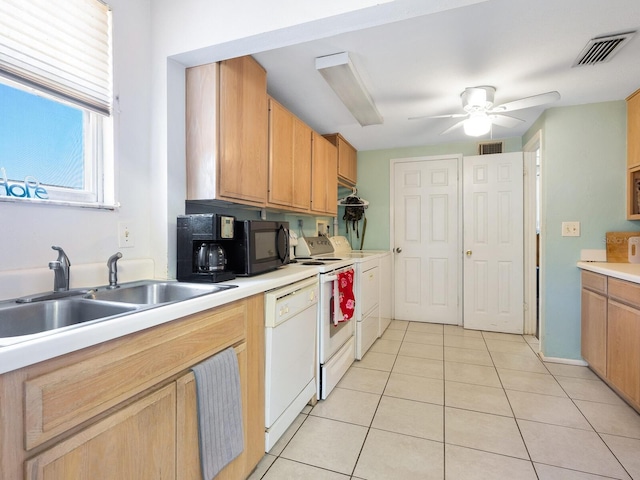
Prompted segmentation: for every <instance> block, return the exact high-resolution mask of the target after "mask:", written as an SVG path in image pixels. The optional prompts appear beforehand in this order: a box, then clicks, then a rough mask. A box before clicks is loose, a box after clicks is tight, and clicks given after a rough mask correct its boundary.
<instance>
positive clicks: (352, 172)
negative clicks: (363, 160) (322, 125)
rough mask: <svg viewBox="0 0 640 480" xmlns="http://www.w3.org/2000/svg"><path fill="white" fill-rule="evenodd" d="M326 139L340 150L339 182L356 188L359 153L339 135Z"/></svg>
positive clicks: (327, 136)
mask: <svg viewBox="0 0 640 480" xmlns="http://www.w3.org/2000/svg"><path fill="white" fill-rule="evenodd" d="M324 138H326V139H327V140H329V141H330V142H331V143H333V144H334V145H335V146H336V147H337V148H338V181H339V182H340V183H341V184H342V185H346V186H348V187H354V186H355V185H356V183H357V182H358V152H357V151H356V149H355V148H354V147H353V146H352V145H351V144H350V143H349V142H347V141H346V140H345V139H344V137H343V136H342V135H340V134H339V133H332V134H329V135H324Z"/></svg>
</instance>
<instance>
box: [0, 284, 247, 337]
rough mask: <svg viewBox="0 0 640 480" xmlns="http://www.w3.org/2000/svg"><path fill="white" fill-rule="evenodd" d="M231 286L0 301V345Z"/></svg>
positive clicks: (130, 288)
mask: <svg viewBox="0 0 640 480" xmlns="http://www.w3.org/2000/svg"><path fill="white" fill-rule="evenodd" d="M234 287H236V285H217V284H197V283H178V282H164V281H153V280H144V281H139V282H132V283H130V284H123V285H121V286H120V287H119V288H116V289H113V290H110V289H108V288H106V287H102V288H97V289H93V290H84V291H83V290H73V291H65V292H47V293H42V294H37V295H32V296H28V297H22V298H20V299H17V300H15V301H4V302H0V346H6V345H11V344H13V343H17V342H22V341H25V340H27V339H30V338H34V337H40V336H42V335H48V334H51V333H53V331H54V330H58V329H63V328H64V329H69V328H75V327H79V326H81V325H84V324H87V323H89V322H92V321H96V322H97V321H102V320H108V319H110V318H112V317H116V316H120V315H126V314H129V313H133V312H136V311H143V310H148V309H150V308H154V307H158V306H161V305H165V304H168V303H173V302H180V301H183V300H189V299H191V298H196V297H199V296H202V295H208V294H210V293H216V292H222V291H225V290H228V289H230V288H234ZM86 292H88V293H86ZM83 294H84V295H83ZM81 295H82V296H81Z"/></svg>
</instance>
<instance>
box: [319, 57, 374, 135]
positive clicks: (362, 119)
mask: <svg viewBox="0 0 640 480" xmlns="http://www.w3.org/2000/svg"><path fill="white" fill-rule="evenodd" d="M316 70H318V72H320V74H321V75H322V76H323V77H324V79H325V80H326V81H327V83H328V84H329V86H330V87H331V88H332V89H333V91H334V92H336V95H338V97H339V98H340V100H342V103H344V105H345V106H346V107H347V108H348V109H349V111H350V112H351V114H352V115H353V116H354V117H355V119H356V120H357V121H358V123H360V125H362V126H363V127H366V126H367V125H379V124H381V123H382V116H381V115H380V112H378V109H377V108H376V105H375V103H373V100H372V99H371V95H369V92H367V90H366V89H365V88H364V85H363V83H362V80H361V79H360V75H358V72H357V71H356V69H355V68H354V66H353V64H352V63H351V60H350V59H349V53H348V52H342V53H336V54H334V55H327V56H324V57H317V58H316Z"/></svg>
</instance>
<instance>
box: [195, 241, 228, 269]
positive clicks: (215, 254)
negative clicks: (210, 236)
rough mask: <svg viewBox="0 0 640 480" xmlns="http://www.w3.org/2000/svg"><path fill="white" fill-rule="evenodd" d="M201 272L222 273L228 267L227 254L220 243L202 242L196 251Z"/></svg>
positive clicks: (197, 263)
mask: <svg viewBox="0 0 640 480" xmlns="http://www.w3.org/2000/svg"><path fill="white" fill-rule="evenodd" d="M196 265H197V266H198V271H199V272H221V271H223V270H224V269H225V268H226V266H227V254H226V253H225V251H224V248H222V246H221V245H220V244H218V243H209V242H202V244H201V245H200V246H199V247H198V249H197V250H196Z"/></svg>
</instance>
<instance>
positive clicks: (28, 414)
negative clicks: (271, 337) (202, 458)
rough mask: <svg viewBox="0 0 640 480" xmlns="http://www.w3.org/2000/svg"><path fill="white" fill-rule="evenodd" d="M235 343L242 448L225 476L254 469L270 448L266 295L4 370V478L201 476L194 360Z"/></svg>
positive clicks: (0, 471) (0, 433) (0, 378)
mask: <svg viewBox="0 0 640 480" xmlns="http://www.w3.org/2000/svg"><path fill="white" fill-rule="evenodd" d="M230 346H233V347H234V348H235V350H236V353H237V355H238V361H239V367H240V382H241V386H242V402H243V424H244V429H245V430H244V433H245V435H244V438H245V448H244V451H243V453H242V454H241V455H240V456H239V457H238V458H237V459H236V460H234V461H233V462H232V463H231V464H230V465H228V466H227V467H226V468H225V470H223V471H222V472H221V473H220V475H219V476H218V478H220V479H236V478H245V477H247V476H248V475H249V473H250V472H251V471H252V470H253V468H254V467H255V466H256V465H257V463H258V462H259V460H260V459H261V458H262V456H263V455H264V301H263V295H256V296H254V297H250V298H248V299H245V300H239V301H236V302H233V303H230V304H228V305H224V306H221V307H217V308H214V309H211V310H208V311H204V312H201V313H198V314H194V315H190V316H188V317H185V318H182V319H178V320H175V321H172V322H169V323H166V324H163V325H160V326H158V327H154V328H150V329H147V330H143V331H141V332H138V333H134V334H131V335H127V336H125V337H121V338H119V339H115V340H111V341H108V342H105V343H103V344H101V345H96V346H94V347H89V348H86V349H83V350H80V351H77V352H73V353H70V354H67V355H64V356H62V357H57V358H55V359H52V360H49V361H46V362H41V363H39V364H35V365H31V366H29V367H25V368H22V369H19V370H16V371H13V372H9V373H6V374H4V375H0V406H1V407H0V408H1V413H2V422H0V478H2V479H5V478H6V479H12V480H13V479H16V480H17V479H21V478H28V479H29V480H33V479H38V480H40V479H42V480H44V479H46V480H57V479H61V480H62V479H65V480H67V479H71V478H73V479H76V478H78V479H80V478H87V479H89V478H90V479H92V480H93V479H105V480H107V479H114V478H123V479H125V478H126V479H129V478H130V479H136V480H138V479H154V480H156V479H174V478H189V479H193V478H200V469H199V463H198V462H199V457H198V455H199V453H198V452H199V450H198V438H197V435H196V434H197V426H196V427H195V430H194V425H193V421H194V419H195V418H197V417H196V415H197V410H196V408H197V403H196V401H195V388H194V387H195V383H194V382H193V374H192V373H191V371H190V367H191V366H193V365H196V364H197V363H200V362H201V361H203V360H205V359H207V358H209V357H211V356H212V355H215V354H216V353H218V352H220V351H222V350H224V349H225V348H227V347H230ZM7 412H10V414H8V413H7ZM185 446H187V448H188V450H185ZM194 466H195V467H197V468H196V469H197V476H194V475H195V474H193V475H191V474H189V475H188V476H185V474H184V473H183V469H184V471H188V472H192V471H195V470H194ZM25 475H26V476H25Z"/></svg>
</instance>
